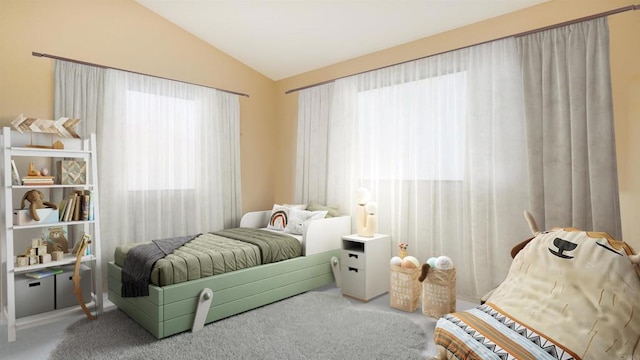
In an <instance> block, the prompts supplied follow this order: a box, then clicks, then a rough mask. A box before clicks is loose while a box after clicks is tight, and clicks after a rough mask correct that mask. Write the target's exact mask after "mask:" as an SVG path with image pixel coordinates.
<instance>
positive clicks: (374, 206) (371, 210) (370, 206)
mask: <svg viewBox="0 0 640 360" xmlns="http://www.w3.org/2000/svg"><path fill="white" fill-rule="evenodd" d="M364 210H365V211H366V212H367V214H371V215H374V214H376V213H378V203H376V202H373V201H371V202H368V203H367V205H365V206H364Z"/></svg>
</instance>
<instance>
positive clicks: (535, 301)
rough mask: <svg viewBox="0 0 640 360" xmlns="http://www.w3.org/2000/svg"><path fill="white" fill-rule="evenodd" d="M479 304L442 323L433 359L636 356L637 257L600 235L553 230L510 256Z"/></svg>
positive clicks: (639, 336)
mask: <svg viewBox="0 0 640 360" xmlns="http://www.w3.org/2000/svg"><path fill="white" fill-rule="evenodd" d="M512 256H514V259H513V263H512V265H511V267H510V269H509V272H508V275H507V277H506V279H505V281H504V282H503V283H501V284H500V285H499V286H498V287H497V288H496V289H494V290H493V291H492V292H491V293H490V294H489V296H487V298H486V302H485V303H484V304H482V305H481V306H479V307H477V308H474V309H470V310H467V311H463V312H455V313H451V314H446V315H444V316H443V317H441V318H440V319H439V320H438V322H437V324H436V330H435V338H434V340H435V343H436V346H437V348H438V355H437V356H436V358H437V359H566V360H568V359H576V360H577V359H594V360H595V359H597V360H601V359H631V358H634V359H635V358H637V357H638V356H640V348H639V342H640V277H639V276H638V267H637V260H638V259H637V258H638V257H637V255H635V254H634V252H633V250H632V249H631V248H630V247H629V246H628V245H627V244H626V243H624V242H622V241H618V240H615V239H613V238H612V237H611V236H609V235H608V234H606V233H596V232H586V231H580V230H578V229H573V228H567V229H556V230H554V231H546V232H542V233H539V234H537V235H536V236H535V237H534V238H532V239H530V240H527V241H526V242H523V243H522V244H519V246H516V247H515V248H514V250H513V251H512Z"/></svg>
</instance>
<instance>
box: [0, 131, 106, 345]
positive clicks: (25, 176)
mask: <svg viewBox="0 0 640 360" xmlns="http://www.w3.org/2000/svg"><path fill="white" fill-rule="evenodd" d="M32 140H36V143H37V142H38V141H37V140H38V139H37V136H35V134H34V137H33V139H32V138H31V134H20V133H18V132H16V131H12V130H11V129H9V128H8V127H4V128H2V134H1V135H0V142H1V143H0V149H1V150H0V151H1V152H2V156H1V158H2V160H0V165H1V166H2V169H3V178H2V179H3V180H2V184H3V185H2V187H3V189H4V194H3V196H0V202H2V203H3V204H4V210H5V211H4V212H5V216H3V217H0V221H1V222H2V226H3V228H4V229H3V230H4V233H3V236H2V241H0V256H1V263H2V265H3V266H2V269H1V271H2V280H0V285H1V286H2V291H1V293H3V295H5V296H3V297H0V305H1V306H0V308H1V309H2V310H3V315H4V317H3V320H5V321H4V322H3V324H2V325H3V326H7V337H8V340H9V342H12V341H15V340H16V337H17V330H19V327H20V324H23V323H25V322H28V323H39V322H43V321H47V319H49V318H51V316H58V315H61V314H66V313H68V310H64V311H62V312H60V311H58V310H56V311H54V312H47V313H42V314H35V315H29V316H27V317H17V316H16V280H15V276H16V275H21V276H24V274H25V273H35V274H34V276H35V275H37V273H38V272H39V271H40V272H42V273H43V274H44V273H47V272H48V271H49V269H52V268H56V267H60V266H64V265H71V264H74V263H77V259H76V256H75V255H74V254H73V253H72V252H71V248H72V247H73V245H78V244H79V243H81V242H83V241H84V240H83V239H84V236H86V235H89V236H90V237H91V243H90V244H89V247H88V249H87V252H86V253H85V254H88V255H84V256H82V257H81V258H80V262H81V263H84V264H86V265H88V266H89V267H90V272H89V274H90V278H91V288H92V289H94V290H96V291H97V292H98V294H101V293H102V264H101V255H100V250H101V244H100V222H99V214H98V209H99V204H98V181H97V180H98V178H97V174H98V170H97V154H96V138H95V134H92V135H90V137H89V138H88V139H75V138H73V139H69V138H65V139H61V140H62V141H63V142H64V147H65V149H48V148H35V147H34V148H32V147H28V146H29V145H30V144H31V143H32ZM32 163H33V165H32ZM59 163H66V164H70V165H74V163H75V164H79V166H78V168H79V169H80V171H81V172H79V173H72V172H70V171H69V170H68V167H67V168H63V170H64V171H66V172H60V170H59V168H58V167H57V166H55V165H57V164H59ZM27 164H28V165H29V167H28V169H27V166H26V165H27ZM16 165H17V166H16ZM20 169H22V170H23V172H22V174H21V173H20V172H19V170H20ZM38 169H39V170H38ZM45 169H47V170H46V171H44V170H45ZM49 169H53V172H52V173H49ZM25 170H26V171H25ZM61 174H62V175H71V177H69V176H67V177H66V178H64V177H62V178H61V177H60V175H61ZM21 175H22V176H21ZM50 175H53V176H50ZM73 175H79V176H75V177H74V176H73ZM60 179H62V180H60ZM16 180H17V181H16ZM23 181H25V183H23ZM74 182H79V183H74ZM34 189H35V190H40V191H41V192H42V193H43V194H44V198H45V199H46V200H48V201H50V202H51V203H53V204H55V205H56V206H57V207H58V209H57V215H53V217H52V218H51V219H48V218H42V217H41V219H39V220H38V219H37V218H28V219H27V221H26V222H24V223H22V225H18V224H17V221H16V222H15V223H14V219H13V215H14V213H15V212H16V211H23V210H24V209H19V210H16V209H18V208H24V207H25V206H24V205H21V203H20V199H21V198H23V196H24V194H25V193H27V192H28V191H29V190H34ZM76 195H77V196H78V198H77V199H75V200H76V201H74V202H72V204H74V206H70V205H69V200H70V196H76ZM91 200H93V202H92V201H91ZM92 203H93V205H94V206H93V216H91V215H90V209H91V204H92ZM75 204H77V206H76V205H75ZM47 207H49V208H52V207H53V205H47ZM40 210H41V209H37V211H38V213H39V212H40ZM30 212H31V209H29V210H28V211H27V214H26V216H27V217H28V216H30ZM66 213H68V217H67V218H60V215H61V214H62V215H65V214H66ZM71 214H73V215H71ZM19 216H22V212H20V213H19ZM43 219H46V221H49V222H48V223H45V221H44V220H43ZM64 219H67V220H68V221H60V220H64ZM50 220H53V221H50ZM55 220H59V221H57V222H56V221H55ZM20 221H22V220H20ZM53 228H61V229H62V230H59V231H62V232H63V233H64V234H65V235H66V238H65V239H64V242H63V244H65V246H64V247H63V248H59V247H58V248H56V250H55V251H51V249H49V250H50V251H51V253H52V254H53V252H58V251H62V252H63V254H59V255H56V256H52V257H51V258H50V259H46V260H40V261H42V262H43V263H38V262H39V261H33V262H32V261H31V260H32V259H31V258H30V257H31V256H32V254H31V252H30V251H32V249H33V245H32V243H33V241H34V240H38V239H35V238H37V237H40V239H42V240H45V237H46V235H45V233H48V234H53V231H54V230H52V229H53ZM50 237H53V235H51V236H50ZM81 238H82V240H81ZM60 244H61V242H60V238H56V239H55V242H53V241H50V242H49V243H47V245H52V246H58V245H60ZM30 245H31V246H30ZM66 245H68V247H67V246H66ZM41 246H42V245H41ZM25 249H26V250H27V252H25ZM30 249H31V250H30ZM27 253H29V256H27ZM44 253H45V254H47V252H44ZM36 255H38V254H37V253H36ZM60 256H61V257H60ZM26 257H29V261H28V263H31V265H26V263H27V262H25V258H26ZM53 259H56V260H53ZM49 260H51V261H49ZM102 299H103V298H102V296H95V298H94V305H95V306H94V311H95V314H96V315H97V314H100V313H102V311H103V304H102ZM77 309H78V310H80V307H78V308H77Z"/></svg>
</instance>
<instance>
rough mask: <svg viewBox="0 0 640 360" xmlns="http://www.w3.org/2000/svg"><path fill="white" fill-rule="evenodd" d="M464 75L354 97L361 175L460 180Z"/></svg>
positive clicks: (374, 177)
mask: <svg viewBox="0 0 640 360" xmlns="http://www.w3.org/2000/svg"><path fill="white" fill-rule="evenodd" d="M466 83H467V79H466V71H461V72H455V73H451V74H447V75H441V76H437V77H431V78H427V79H422V80H418V81H412V82H406V83H401V84H396V85H392V86H386V87H381V88H376V89H373V90H366V91H361V92H359V93H358V126H359V128H358V134H359V136H360V139H359V141H358V143H359V144H360V148H359V153H360V167H361V168H360V173H361V174H362V175H363V176H364V177H366V178H372V179H381V180H384V179H387V180H390V179H393V180H401V179H417V180H462V179H463V177H464V143H465V130H464V119H465V117H466V108H467V106H466V88H467V86H466Z"/></svg>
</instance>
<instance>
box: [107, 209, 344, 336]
mask: <svg viewBox="0 0 640 360" xmlns="http://www.w3.org/2000/svg"><path fill="white" fill-rule="evenodd" d="M274 213H275V206H274V209H272V210H265V211H257V212H249V213H247V214H245V215H244V216H243V217H242V219H241V221H240V228H246V229H258V228H266V227H267V226H271V222H272V221H273V218H274V216H273V215H274ZM300 232H301V235H300V236H299V239H300V244H301V247H302V254H301V256H298V257H294V258H292V259H289V260H284V261H278V262H274V263H270V264H264V265H259V266H254V267H249V268H246V269H241V270H237V271H231V272H226V273H223V274H219V275H214V276H207V277H202V278H200V279H197V280H191V281H183V282H179V283H176V284H173V285H166V286H159V285H154V284H150V285H149V287H148V295H147V296H137V297H123V296H121V291H122V284H123V282H122V267H121V266H119V265H118V264H117V263H116V262H115V261H111V262H109V264H108V297H109V300H110V301H111V302H113V303H114V304H115V305H116V306H117V307H118V308H119V309H120V310H122V311H123V312H125V313H126V314H127V315H128V316H129V317H131V318H132V319H133V320H134V321H136V322H137V323H139V324H140V325H141V326H142V327H144V328H145V329H146V330H147V331H149V332H150V333H151V334H153V335H154V336H155V337H156V338H158V339H160V338H164V337H167V336H170V335H174V334H177V333H180V332H183V331H186V330H198V329H199V328H201V327H202V325H204V324H207V323H211V322H214V321H217V320H220V319H223V318H226V317H229V316H232V315H236V314H239V313H241V312H244V311H247V310H250V309H254V308H256V307H259V306H263V305H266V304H269V303H272V302H275V301H278V300H282V299H284V298H287V297H290V296H293V295H297V294H300V293H303V292H306V291H309V290H312V289H315V288H318V287H321V286H324V285H327V284H331V283H333V282H334V275H333V274H334V269H335V268H336V266H337V264H336V263H335V260H333V261H332V259H334V258H339V249H340V247H341V236H343V235H347V234H350V233H351V218H350V217H349V216H335V217H327V218H320V219H315V220H313V221H308V222H306V223H305V226H304V228H303V229H301V231H300Z"/></svg>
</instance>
